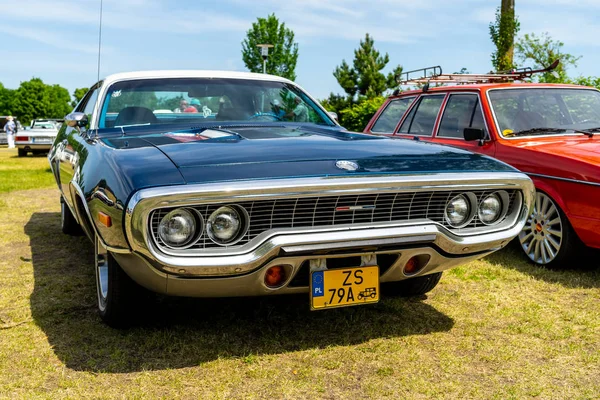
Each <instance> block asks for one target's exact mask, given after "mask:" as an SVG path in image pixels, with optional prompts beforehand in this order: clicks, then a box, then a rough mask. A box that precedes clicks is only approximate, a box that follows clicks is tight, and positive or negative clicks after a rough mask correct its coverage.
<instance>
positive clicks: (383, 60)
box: [333, 33, 402, 100]
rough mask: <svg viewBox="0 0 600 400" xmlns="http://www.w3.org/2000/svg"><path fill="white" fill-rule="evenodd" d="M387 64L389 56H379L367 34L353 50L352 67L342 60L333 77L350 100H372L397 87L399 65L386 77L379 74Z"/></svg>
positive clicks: (400, 71) (400, 68) (400, 69)
mask: <svg viewBox="0 0 600 400" xmlns="http://www.w3.org/2000/svg"><path fill="white" fill-rule="evenodd" d="M389 62H390V57H389V55H388V54H387V53H385V55H381V53H380V52H379V51H378V50H377V49H375V41H374V40H373V38H372V37H371V36H370V35H369V34H368V33H367V34H366V35H365V40H361V41H360V44H359V47H358V49H356V50H354V60H353V62H352V67H350V65H348V63H346V60H342V64H341V65H339V66H338V67H336V68H335V71H334V72H333V76H335V79H337V81H338V83H339V84H340V86H341V87H342V89H344V92H346V94H347V95H348V97H349V98H350V99H355V100H357V99H358V98H359V97H361V96H365V97H367V98H368V99H372V98H375V97H378V96H382V95H383V93H384V92H385V91H386V90H387V89H392V88H394V87H396V86H398V83H397V82H396V77H397V76H398V75H400V74H401V73H402V67H401V66H400V65H398V66H396V67H395V68H394V69H393V70H392V72H390V73H388V74H387V75H385V74H384V73H383V72H381V71H382V70H383V69H384V68H385V67H386V66H387V64H388V63H389Z"/></svg>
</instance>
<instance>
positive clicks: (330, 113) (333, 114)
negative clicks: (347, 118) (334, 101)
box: [327, 111, 340, 122]
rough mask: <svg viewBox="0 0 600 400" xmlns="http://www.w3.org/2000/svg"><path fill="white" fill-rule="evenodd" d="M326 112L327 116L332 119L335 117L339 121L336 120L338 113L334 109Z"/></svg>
mask: <svg viewBox="0 0 600 400" xmlns="http://www.w3.org/2000/svg"><path fill="white" fill-rule="evenodd" d="M327 114H329V116H330V117H331V118H333V119H335V120H336V121H338V122H340V121H339V120H338V115H337V113H336V112H335V111H327Z"/></svg>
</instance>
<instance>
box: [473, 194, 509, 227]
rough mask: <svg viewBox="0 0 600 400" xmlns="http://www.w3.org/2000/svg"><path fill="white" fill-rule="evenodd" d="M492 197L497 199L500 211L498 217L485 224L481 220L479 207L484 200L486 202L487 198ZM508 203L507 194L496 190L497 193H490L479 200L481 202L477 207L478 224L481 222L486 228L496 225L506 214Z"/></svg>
mask: <svg viewBox="0 0 600 400" xmlns="http://www.w3.org/2000/svg"><path fill="white" fill-rule="evenodd" d="M493 196H495V197H497V198H498V201H499V202H500V211H499V212H498V216H497V217H496V218H495V219H494V220H493V221H491V222H486V221H484V220H483V219H482V218H481V209H482V207H481V205H482V204H483V202H484V201H485V200H487V199H488V198H490V197H493ZM509 203H510V196H509V195H508V193H507V192H506V191H505V190H498V191H495V192H493V193H490V194H489V195H487V196H485V197H484V198H483V199H481V201H480V202H479V204H478V205H477V218H478V219H479V222H481V223H482V224H484V225H486V226H493V225H498V224H499V223H501V222H502V221H503V220H504V218H505V217H506V214H507V213H508V206H509Z"/></svg>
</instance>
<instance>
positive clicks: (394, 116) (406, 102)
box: [371, 97, 415, 133]
mask: <svg viewBox="0 0 600 400" xmlns="http://www.w3.org/2000/svg"><path fill="white" fill-rule="evenodd" d="M414 99H415V98H414V97H405V98H402V99H397V100H392V101H390V102H389V103H388V105H387V107H386V108H385V110H383V112H382V113H381V115H380V116H379V118H378V119H377V121H375V124H373V127H372V128H371V132H385V133H393V132H394V130H396V125H398V122H400V119H402V116H403V115H404V113H405V112H406V110H408V107H409V106H410V104H411V103H412V102H413V100H414Z"/></svg>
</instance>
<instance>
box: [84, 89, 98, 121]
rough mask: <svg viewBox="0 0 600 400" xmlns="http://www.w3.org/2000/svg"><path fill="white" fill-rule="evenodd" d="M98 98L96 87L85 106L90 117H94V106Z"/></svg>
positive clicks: (85, 111) (85, 110)
mask: <svg viewBox="0 0 600 400" xmlns="http://www.w3.org/2000/svg"><path fill="white" fill-rule="evenodd" d="M97 99H98V89H94V91H93V92H92V94H91V95H90V96H89V97H88V99H87V103H85V106H84V108H83V112H84V113H85V114H87V116H88V118H90V119H91V118H92V112H94V106H95V105H96V100H97Z"/></svg>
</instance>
